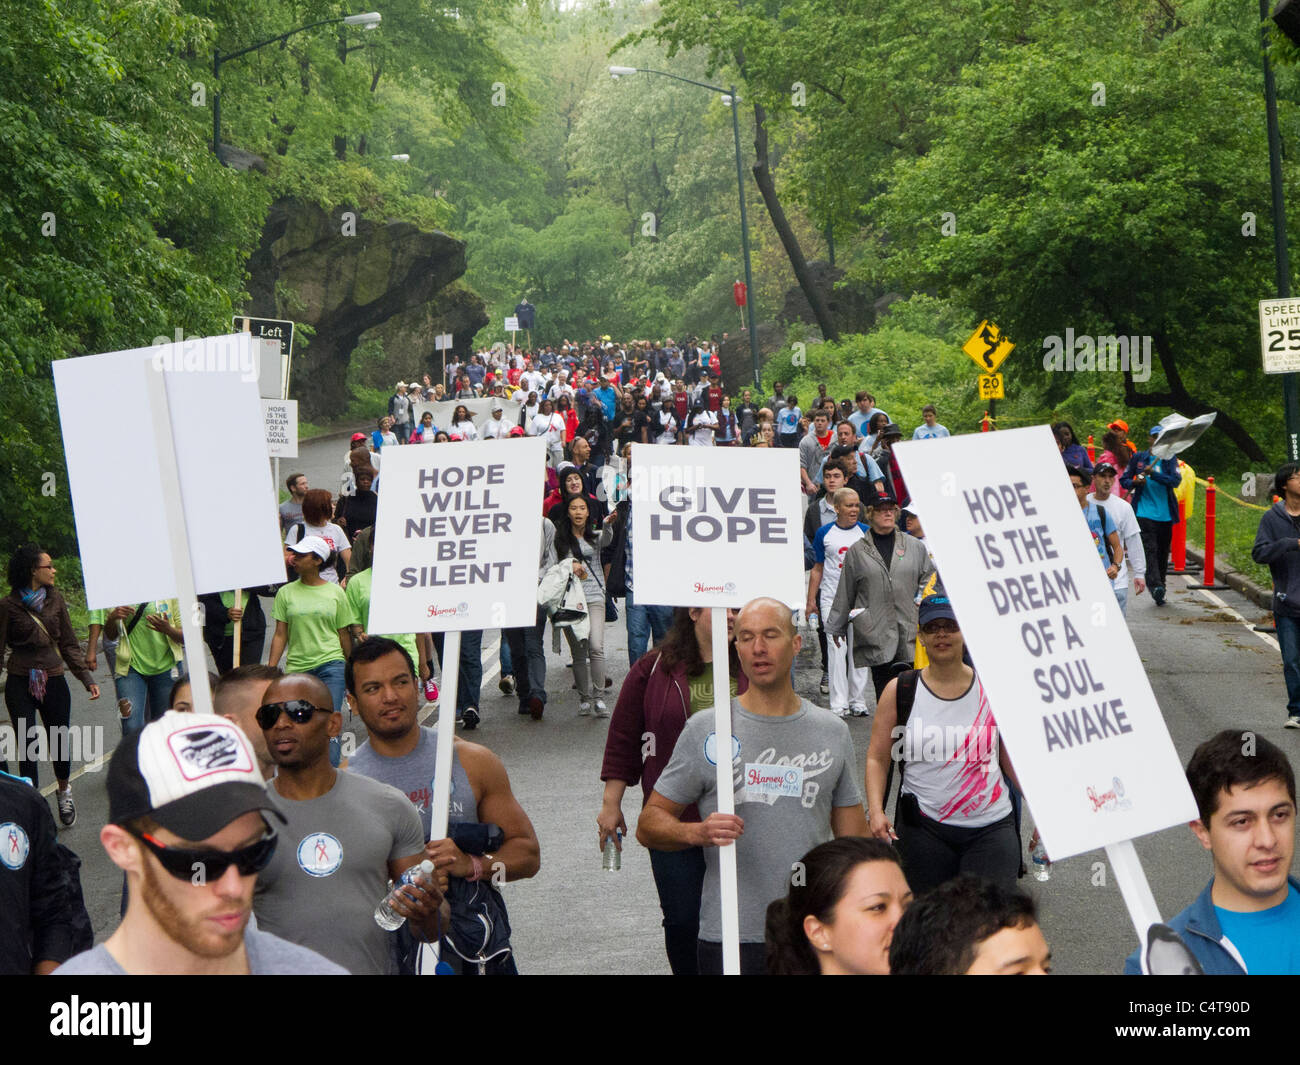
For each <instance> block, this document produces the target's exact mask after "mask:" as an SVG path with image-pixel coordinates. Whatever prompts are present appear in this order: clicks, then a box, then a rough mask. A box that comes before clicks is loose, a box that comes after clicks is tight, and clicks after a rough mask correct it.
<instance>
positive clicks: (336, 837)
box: [253, 673, 446, 975]
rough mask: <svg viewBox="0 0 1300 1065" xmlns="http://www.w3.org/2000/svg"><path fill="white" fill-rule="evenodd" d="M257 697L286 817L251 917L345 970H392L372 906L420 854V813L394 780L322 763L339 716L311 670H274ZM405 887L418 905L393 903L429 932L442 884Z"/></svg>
mask: <svg viewBox="0 0 1300 1065" xmlns="http://www.w3.org/2000/svg"><path fill="white" fill-rule="evenodd" d="M262 699H263V706H262V708H261V709H259V710H258V721H257V723H258V725H259V726H260V727H261V728H262V732H263V734H264V735H265V736H266V745H267V750H268V751H270V754H271V757H272V759H274V761H275V763H276V766H277V770H278V772H277V774H276V777H275V779H274V781H273V782H272V784H271V790H272V791H274V792H275V793H276V795H277V804H278V806H279V808H280V810H282V811H283V813H284V815H285V818H286V824H285V827H284V828H283V829H281V830H280V836H281V843H280V846H279V847H278V848H277V849H276V852H275V855H274V857H273V858H272V859H271V862H270V864H269V865H268V866H267V867H266V869H265V870H264V871H263V872H262V874H261V876H259V877H258V881H257V893H256V894H255V895H254V897H253V910H254V912H255V913H256V914H257V923H258V927H259V928H261V929H262V930H264V931H267V932H270V933H272V934H273V935H278V936H280V937H281V938H283V939H287V940H289V941H290V942H293V943H299V944H302V945H303V946H306V947H310V948H311V949H312V950H315V951H318V952H319V953H321V954H323V955H325V957H327V958H329V959H330V960H331V961H334V962H337V963H338V964H340V965H342V966H343V967H344V968H345V969H347V970H348V971H349V972H351V973H353V974H358V975H361V974H387V973H391V972H394V971H395V966H394V964H393V958H392V957H391V949H390V947H391V943H390V934H389V933H388V932H386V931H384V929H382V928H380V927H379V925H377V924H376V923H375V919H374V913H375V907H376V906H378V905H379V903H380V902H381V901H382V900H383V898H384V896H385V894H386V892H387V890H388V881H389V880H390V879H392V880H396V879H397V878H398V877H400V875H401V874H402V872H403V871H404V870H405V869H407V868H409V867H410V866H412V865H415V864H417V863H418V862H420V861H422V860H423V858H424V829H423V828H422V827H421V825H420V815H419V814H417V813H416V812H415V808H414V807H413V806H412V805H411V804H410V802H408V801H407V798H406V796H405V795H403V794H402V793H401V792H400V791H398V790H397V789H396V788H390V787H389V786H388V785H387V784H381V783H379V782H378V781H377V780H371V779H370V778H368V777H363V776H358V775H357V774H354V773H340V772H339V771H338V770H337V769H334V768H333V767H331V766H330V764H329V739H330V737H331V736H335V735H338V731H339V728H340V726H341V724H342V717H341V715H340V714H338V713H335V712H334V710H333V701H332V700H331V699H330V696H329V691H328V689H326V688H325V685H324V684H323V683H322V682H321V681H320V680H319V679H317V678H316V677H314V676H311V675H310V674H306V673H299V674H291V675H290V676H287V677H282V678H280V679H279V680H276V681H273V682H272V683H271V685H270V687H268V688H267V689H266V694H265V695H263V696H262ZM305 708H311V710H312V713H311V715H310V717H308V718H307V720H306V721H302V722H299V721H296V720H294V718H293V717H292V716H291V713H301V712H303V710H304V709H305ZM273 715H274V716H273ZM406 890H407V892H408V893H411V895H412V897H413V898H414V899H416V901H417V902H418V903H420V905H419V907H418V908H417V907H416V906H407V905H405V904H394V909H395V910H397V912H398V913H401V914H402V916H404V917H408V918H410V919H411V920H412V921H413V922H417V923H418V924H419V925H420V926H421V929H422V930H427V931H428V934H433V930H434V929H436V927H437V910H438V908H439V907H440V906H441V905H442V901H443V900H442V894H441V892H440V891H438V889H437V886H436V885H432V886H430V888H429V890H427V891H426V890H424V889H421V888H415V887H411V888H407V889H406ZM445 912H446V911H445V907H444V913H445Z"/></svg>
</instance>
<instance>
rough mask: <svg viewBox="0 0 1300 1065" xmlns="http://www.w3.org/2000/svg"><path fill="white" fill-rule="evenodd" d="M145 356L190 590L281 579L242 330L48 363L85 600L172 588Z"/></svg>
mask: <svg viewBox="0 0 1300 1065" xmlns="http://www.w3.org/2000/svg"><path fill="white" fill-rule="evenodd" d="M155 365H157V366H160V367H162V368H164V369H165V370H166V371H167V372H166V373H165V385H166V393H167V400H168V405H169V407H170V410H171V421H172V424H171V426H170V427H169V432H170V433H171V436H172V438H173V440H174V442H175V454H176V463H177V470H178V475H179V480H180V486H181V503H182V506H183V511H184V522H185V528H186V529H187V531H188V540H189V549H190V554H191V556H192V558H193V572H194V585H195V587H196V589H197V591H198V592H199V593H204V592H220V591H227V590H229V589H231V588H248V587H254V586H256V585H262V584H274V583H277V582H280V581H283V580H284V552H283V549H282V548H281V546H280V525H279V519H278V515H277V513H276V506H275V500H276V493H275V489H274V488H273V486H272V484H271V471H270V466H269V464H268V463H267V461H266V437H265V434H264V432H263V428H262V410H261V405H260V403H259V399H258V394H257V373H256V366H255V365H254V360H253V351H252V337H251V336H249V335H248V334H247V333H238V334H235V335H233V336H224V337H192V338H190V339H188V340H185V341H183V342H180V343H173V344H162V345H158V346H156V347H150V348H134V349H132V350H129V351H116V352H110V353H107V354H103V355H86V356H83V357H80V358H74V359H60V360H57V361H56V362H55V363H54V364H53V371H54V386H55V391H56V393H57V397H58V404H59V420H60V423H61V425H62V433H63V444H64V453H65V455H66V459H67V467H68V487H69V490H70V491H71V493H72V509H73V516H74V518H75V520H76V525H77V538H78V541H79V544H80V549H81V565H82V573H83V576H84V579H85V586H86V602H87V605H88V606H90V607H92V608H94V607H115V606H120V605H123V604H127V603H139V602H141V601H143V600H146V599H168V598H171V597H173V596H175V595H176V594H177V591H178V589H177V584H176V577H175V566H174V564H173V555H172V550H171V547H170V543H169V538H168V531H167V530H168V518H167V504H168V500H166V499H165V498H164V494H163V490H162V487H161V485H160V482H159V460H158V454H157V442H156V440H155V434H154V424H153V415H152V413H151V411H152V407H151V403H150V399H149V393H148V390H147V387H146V374H148V373H152V372H154V371H153V367H154V366H155ZM232 529H237V530H238V531H239V535H238V536H232V535H231V530H232Z"/></svg>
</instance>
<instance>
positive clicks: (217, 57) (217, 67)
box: [212, 11, 383, 165]
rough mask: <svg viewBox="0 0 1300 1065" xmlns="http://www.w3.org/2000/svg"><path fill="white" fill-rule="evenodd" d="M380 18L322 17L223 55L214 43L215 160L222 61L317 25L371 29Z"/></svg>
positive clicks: (372, 14)
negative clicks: (340, 25)
mask: <svg viewBox="0 0 1300 1065" xmlns="http://www.w3.org/2000/svg"><path fill="white" fill-rule="evenodd" d="M382 19H383V16H382V15H381V14H380V13H379V12H378V11H367V12H366V13H365V14H362V15H344V16H343V17H342V18H327V19H322V20H321V21H320V22H312V23H310V24H308V25H306V26H299V27H298V28H297V29H296V30H288V31H287V32H285V33H278V34H276V35H275V36H274V37H268V38H267V39H266V40H264V41H258V42H257V44H250V45H249V46H248V47H247V48H240V49H239V50H238V51H234V52H227V53H226V54H225V55H222V54H221V50H220V49H219V48H217V47H216V46H215V45H214V46H213V48H212V77H213V81H214V85H213V90H212V154H213V155H215V156H216V157H217V162H219V163H220V162H221V89H220V88H218V87H217V86H219V85H220V83H221V64H222V63H228V62H230V60H232V59H238V58H239V57H240V56H244V55H248V53H249V52H256V51H257V50H258V49H259V48H265V47H266V46H267V45H268V44H275V43H276V41H279V42H280V44H282V45H283V44H284V43H285V41H287V40H288V39H289V38H290V37H292V36H293V35H294V34H296V33H303V32H305V31H306V30H314V29H316V27H317V26H334V25H337V24H338V23H342V24H343V25H345V26H360V27H361V28H362V29H367V30H373V29H374V28H375V27H376V26H378V25H379V23H380V21H381V20H382ZM223 165H224V164H223Z"/></svg>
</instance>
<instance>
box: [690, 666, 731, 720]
mask: <svg viewBox="0 0 1300 1065" xmlns="http://www.w3.org/2000/svg"><path fill="white" fill-rule="evenodd" d="M728 679H729V680H730V681H731V685H730V687H731V697H732V698H733V699H734V698H735V697H736V696H737V695H738V694H739V685H737V683H736V678H735V677H734V676H733V677H730V678H728ZM687 684H688V686H689V688H690V690H691V714H692V715H695V714H698V713H699V712H700V711H701V710H712V709H713V666H712V665H706V666H705V667H704V672H703V673H701V674H700V675H699V676H698V677H689V678H687Z"/></svg>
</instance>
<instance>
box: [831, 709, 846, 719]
mask: <svg viewBox="0 0 1300 1065" xmlns="http://www.w3.org/2000/svg"><path fill="white" fill-rule="evenodd" d="M831 713H832V714H834V715H835V716H836V717H848V716H849V708H848V707H847V706H840V707H834V706H832V707H831Z"/></svg>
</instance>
